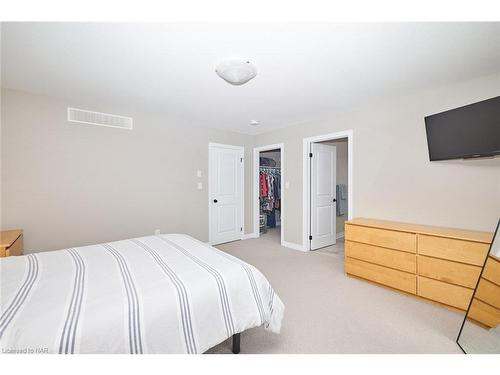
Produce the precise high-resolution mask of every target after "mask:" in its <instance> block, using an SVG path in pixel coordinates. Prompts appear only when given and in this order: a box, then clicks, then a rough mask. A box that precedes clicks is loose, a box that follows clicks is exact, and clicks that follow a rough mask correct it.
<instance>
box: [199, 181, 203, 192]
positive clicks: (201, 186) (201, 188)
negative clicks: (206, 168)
mask: <svg viewBox="0 0 500 375" xmlns="http://www.w3.org/2000/svg"><path fill="white" fill-rule="evenodd" d="M198 190H203V183H201V182H198Z"/></svg>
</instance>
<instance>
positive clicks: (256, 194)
mask: <svg viewBox="0 0 500 375" xmlns="http://www.w3.org/2000/svg"><path fill="white" fill-rule="evenodd" d="M276 149H279V150H280V175H281V178H280V181H281V182H280V184H281V198H280V199H281V209H280V217H281V220H280V221H281V224H280V231H281V234H280V236H281V238H280V241H281V246H284V242H285V210H284V209H283V200H284V199H283V198H284V196H285V188H284V187H285V144H284V143H276V144H273V145H266V146H260V147H254V149H253V184H252V185H253V203H252V207H253V237H255V238H257V237H260V225H259V215H260V204H259V203H260V201H259V199H260V188H259V176H260V174H259V166H260V160H259V153H261V152H262V151H271V150H276Z"/></svg>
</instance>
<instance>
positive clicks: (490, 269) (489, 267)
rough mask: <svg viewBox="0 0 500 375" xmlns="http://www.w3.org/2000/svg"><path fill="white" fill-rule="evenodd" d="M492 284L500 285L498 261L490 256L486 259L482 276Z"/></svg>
mask: <svg viewBox="0 0 500 375" xmlns="http://www.w3.org/2000/svg"><path fill="white" fill-rule="evenodd" d="M482 277H484V278H485V279H488V280H489V281H491V282H492V283H495V284H497V285H500V261H498V260H496V259H495V258H493V257H492V256H489V257H488V261H487V262H486V265H485V266H484V271H483V276H482Z"/></svg>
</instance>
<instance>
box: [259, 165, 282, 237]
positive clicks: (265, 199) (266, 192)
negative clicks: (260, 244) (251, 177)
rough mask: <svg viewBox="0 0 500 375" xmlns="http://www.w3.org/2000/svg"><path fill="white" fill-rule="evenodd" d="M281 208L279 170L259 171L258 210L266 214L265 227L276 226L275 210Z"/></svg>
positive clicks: (264, 168) (265, 169)
mask: <svg viewBox="0 0 500 375" xmlns="http://www.w3.org/2000/svg"><path fill="white" fill-rule="evenodd" d="M280 208H281V174H280V170H279V168H269V167H267V168H266V167H261V169H260V210H261V212H263V213H265V214H267V226H268V227H271V228H273V227H275V226H276V213H275V210H280Z"/></svg>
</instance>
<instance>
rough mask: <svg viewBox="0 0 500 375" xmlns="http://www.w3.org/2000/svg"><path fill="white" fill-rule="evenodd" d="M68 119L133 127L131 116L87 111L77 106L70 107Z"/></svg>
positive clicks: (101, 124)
mask: <svg viewBox="0 0 500 375" xmlns="http://www.w3.org/2000/svg"><path fill="white" fill-rule="evenodd" d="M68 121H70V122H78V123H81V124H89V125H99V126H108V127H111V128H120V129H129V130H131V129H132V127H133V119H132V118H131V117H125V116H118V115H110V114H109V113H101V112H93V111H86V110H83V109H77V108H68Z"/></svg>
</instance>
